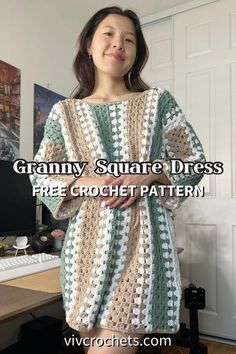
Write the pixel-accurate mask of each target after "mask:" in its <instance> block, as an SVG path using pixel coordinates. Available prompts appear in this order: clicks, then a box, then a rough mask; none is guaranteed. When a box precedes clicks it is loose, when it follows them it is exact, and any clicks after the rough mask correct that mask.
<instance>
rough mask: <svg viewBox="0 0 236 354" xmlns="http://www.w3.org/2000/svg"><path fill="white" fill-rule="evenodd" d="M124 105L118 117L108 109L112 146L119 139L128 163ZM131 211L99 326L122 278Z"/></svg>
mask: <svg viewBox="0 0 236 354" xmlns="http://www.w3.org/2000/svg"><path fill="white" fill-rule="evenodd" d="M126 106H127V105H126V104H119V105H118V107H117V108H118V111H119V115H118V117H117V116H116V106H115V105H111V106H110V107H109V110H110V117H111V124H112V133H113V134H112V137H113V140H114V143H113V146H114V145H115V144H118V139H121V142H120V144H119V147H121V150H120V151H121V153H119V155H121V160H123V161H128V159H129V154H128V141H127V138H126V136H124V135H123V134H122V132H124V131H125V124H126V121H127V114H126V112H127V108H126ZM117 147H118V145H117V146H116V145H115V146H114V148H115V152H117V151H118V150H117ZM118 159H119V158H118V154H117V155H116V160H118ZM130 213H131V209H129V208H128V209H126V210H124V211H122V217H123V220H122V221H121V222H120V226H122V229H121V230H120V231H119V236H121V238H120V239H119V240H117V246H118V251H117V256H118V259H117V261H116V264H115V266H116V269H115V270H114V275H113V277H112V282H111V285H110V288H109V293H107V294H106V296H105V297H104V304H105V305H104V306H103V309H102V310H103V312H102V315H100V316H99V317H100V318H101V325H103V326H106V319H107V316H108V315H109V304H110V303H112V297H113V291H114V290H115V289H116V286H117V284H118V282H119V280H120V278H121V276H122V270H123V268H124V264H125V259H126V256H125V254H126V251H127V246H126V243H128V240H129V238H128V234H129V224H130V221H131V216H130Z"/></svg>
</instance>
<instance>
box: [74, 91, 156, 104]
mask: <svg viewBox="0 0 236 354" xmlns="http://www.w3.org/2000/svg"><path fill="white" fill-rule="evenodd" d="M150 90H151V88H150V89H147V90H145V91H142V92H139V93H138V94H136V95H133V96H132V97H130V98H127V99H124V100H117V101H107V102H89V101H83V100H82V99H81V98H76V101H77V102H80V103H85V104H88V105H92V106H102V105H105V106H106V105H112V104H121V103H126V102H131V101H133V100H135V99H136V98H139V97H142V96H143V95H144V94H147V93H148V92H149V91H150Z"/></svg>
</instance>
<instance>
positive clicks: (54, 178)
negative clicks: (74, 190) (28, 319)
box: [30, 102, 82, 219]
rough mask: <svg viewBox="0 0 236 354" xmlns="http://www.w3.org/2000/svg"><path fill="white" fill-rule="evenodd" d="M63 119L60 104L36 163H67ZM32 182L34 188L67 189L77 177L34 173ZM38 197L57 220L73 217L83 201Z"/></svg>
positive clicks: (50, 117)
mask: <svg viewBox="0 0 236 354" xmlns="http://www.w3.org/2000/svg"><path fill="white" fill-rule="evenodd" d="M61 117H62V110H61V107H60V103H59V102H58V103H56V104H55V105H54V106H53V108H52V109H51V111H50V113H49V115H48V118H47V121H46V124H45V128H44V137H43V140H42V141H41V144H40V147H39V150H38V152H37V154H36V156H35V158H34V161H35V162H65V161H67V155H66V150H65V141H64V137H63V134H62V128H61ZM30 180H31V183H32V185H33V186H46V187H47V186H48V187H54V186H59V187H62V188H64V187H65V188H66V189H67V188H68V187H69V186H70V185H71V184H72V183H73V182H74V181H75V180H76V177H75V176H74V175H62V174H48V175H47V174H38V173H36V171H34V173H33V174H32V175H31V176H30ZM37 197H38V198H39V199H40V200H41V201H42V202H43V203H44V204H45V205H46V206H47V207H48V209H49V210H50V211H51V213H52V215H53V217H54V218H55V219H66V218H69V217H71V216H73V215H74V214H75V212H76V211H77V210H78V208H79V207H80V205H81V201H82V198H81V197H76V198H73V199H70V200H65V197H62V196H44V195H43V193H42V192H41V193H37Z"/></svg>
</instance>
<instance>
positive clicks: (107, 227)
mask: <svg viewBox="0 0 236 354" xmlns="http://www.w3.org/2000/svg"><path fill="white" fill-rule="evenodd" d="M113 218H114V216H113V212H112V211H111V210H109V209H108V208H101V211H100V215H99V220H100V221H99V230H98V235H97V239H96V244H97V247H96V248H95V254H96V255H95V257H94V263H93V268H92V270H91V273H92V274H93V276H91V277H90V279H89V284H90V286H88V288H87V291H86V293H87V296H86V297H85V298H84V301H83V305H82V307H81V308H80V313H83V311H84V310H85V312H84V313H83V315H82V317H81V316H80V315H78V316H77V318H76V320H77V322H79V323H83V324H85V325H86V327H87V330H90V329H92V328H93V326H94V323H95V320H96V316H97V310H98V307H99V306H100V303H101V301H102V298H101V296H102V293H101V290H102V287H103V285H104V283H105V280H106V269H107V266H109V264H108V257H109V249H110V247H112V246H111V244H110V241H111V237H112V223H113ZM94 285H95V287H94Z"/></svg>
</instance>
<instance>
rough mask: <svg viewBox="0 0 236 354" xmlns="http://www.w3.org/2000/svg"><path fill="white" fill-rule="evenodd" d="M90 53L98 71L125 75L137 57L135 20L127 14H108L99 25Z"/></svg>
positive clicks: (119, 75)
mask: <svg viewBox="0 0 236 354" xmlns="http://www.w3.org/2000/svg"><path fill="white" fill-rule="evenodd" d="M88 53H89V54H90V55H92V60H93V63H94V65H95V70H96V71H97V73H99V72H100V73H101V72H102V73H105V74H108V75H110V76H112V77H124V75H125V74H126V73H127V72H128V71H129V70H130V69H131V67H132V65H133V63H134V61H135V57H136V35H135V28H134V24H133V22H132V21H131V20H130V19H129V18H128V17H125V16H121V15H114V14H111V15H108V16H107V17H105V18H104V20H103V21H101V22H100V24H99V25H98V27H97V29H96V31H95V33H94V36H93V39H92V42H91V44H90V46H89V47H88Z"/></svg>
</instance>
